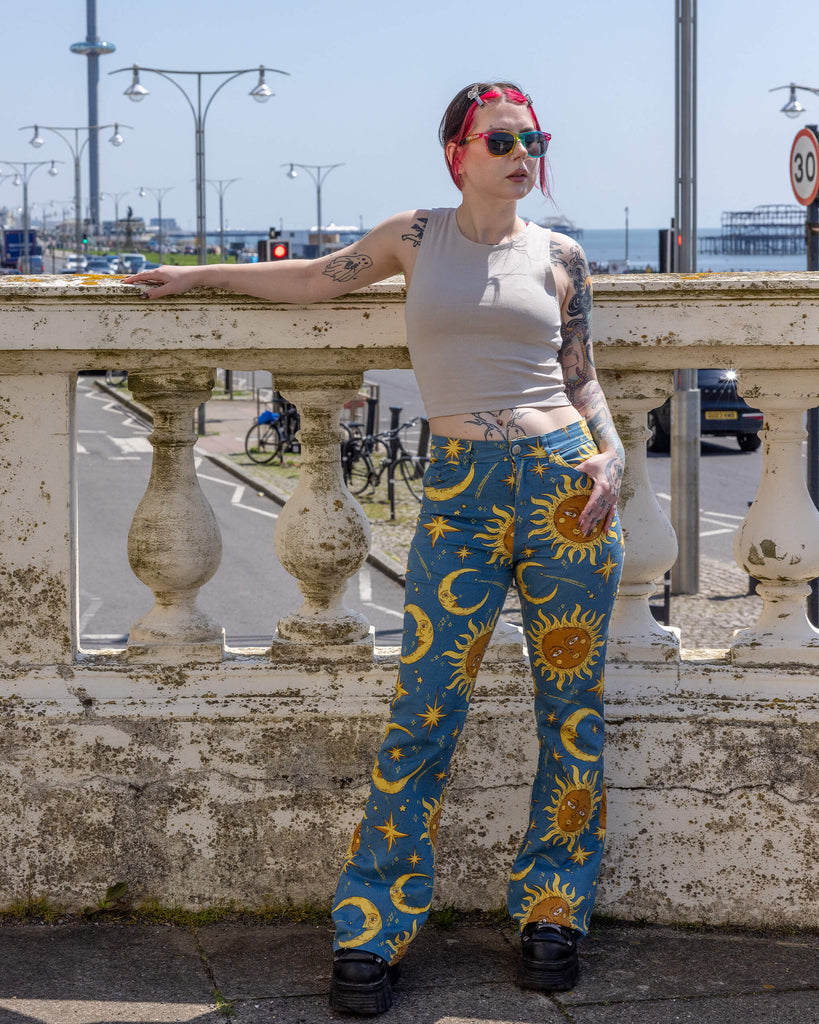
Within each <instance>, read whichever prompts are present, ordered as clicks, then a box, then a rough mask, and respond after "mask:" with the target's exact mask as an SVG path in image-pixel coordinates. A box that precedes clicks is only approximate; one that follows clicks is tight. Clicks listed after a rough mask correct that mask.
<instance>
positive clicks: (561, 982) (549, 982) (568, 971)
mask: <svg viewBox="0 0 819 1024" xmlns="http://www.w3.org/2000/svg"><path fill="white" fill-rule="evenodd" d="M579 976H580V967H579V965H578V963H577V960H575V959H574V958H572V959H571V960H566V961H565V962H564V963H554V964H540V963H532V962H531V961H526V960H523V961H522V962H521V963H520V965H519V966H518V985H519V986H520V987H521V988H528V989H534V990H535V991H536V992H568V991H569V989H573V988H574V986H575V985H576V984H577V979H578V977H579Z"/></svg>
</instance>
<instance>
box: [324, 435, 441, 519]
mask: <svg viewBox="0 0 819 1024" xmlns="http://www.w3.org/2000/svg"><path fill="white" fill-rule="evenodd" d="M419 421H420V422H421V423H422V427H421V443H420V444H419V454H418V455H412V454H410V452H409V451H407V449H406V447H405V446H404V442H403V440H402V434H405V433H406V431H408V430H410V429H411V428H412V427H414V426H415V424H416V423H418V422H419ZM342 427H343V428H344V430H345V432H346V437H345V438H344V440H343V441H342V442H341V468H342V472H343V474H344V482H345V483H346V484H347V487H348V488H349V490H350V492H351V493H352V494H356V495H358V494H363V493H364V492H365V491H366V490H373V491H374V490H375V489H376V487H378V485H379V483H380V482H381V477H382V476H383V475H384V473H385V472H386V474H387V491H388V494H389V498H390V511H391V515H392V518H394V517H395V476H396V473H397V474H398V475H399V476H400V478H401V479H402V480H403V481H404V484H405V485H406V487H407V490H408V491H409V492H410V494H411V495H412V496H413V498H415V500H416V501H418V502H420V501H421V499H422V498H423V495H424V487H423V479H424V470H425V469H426V465H427V461H428V460H427V457H426V455H421V454H420V452H421V451H424V452H425V451H426V445H427V440H428V437H429V434H428V430H429V427H428V425H427V421H426V420H425V419H423V417H421V416H416V417H415V419H413V420H409V421H408V422H407V423H402V424H401V425H400V426H396V427H391V428H390V429H389V430H385V431H382V432H381V433H379V434H364V433H363V432H362V430H361V427H359V426H357V425H355V424H342Z"/></svg>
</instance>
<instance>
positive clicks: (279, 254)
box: [270, 242, 290, 260]
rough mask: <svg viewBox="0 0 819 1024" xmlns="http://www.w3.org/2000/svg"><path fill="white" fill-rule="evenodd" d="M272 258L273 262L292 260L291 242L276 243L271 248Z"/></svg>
mask: <svg viewBox="0 0 819 1024" xmlns="http://www.w3.org/2000/svg"><path fill="white" fill-rule="evenodd" d="M270 258H271V260H287V259H289V258H290V243H289V242H276V244H275V245H271V246H270Z"/></svg>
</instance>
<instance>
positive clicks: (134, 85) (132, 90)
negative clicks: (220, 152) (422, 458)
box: [109, 64, 290, 264]
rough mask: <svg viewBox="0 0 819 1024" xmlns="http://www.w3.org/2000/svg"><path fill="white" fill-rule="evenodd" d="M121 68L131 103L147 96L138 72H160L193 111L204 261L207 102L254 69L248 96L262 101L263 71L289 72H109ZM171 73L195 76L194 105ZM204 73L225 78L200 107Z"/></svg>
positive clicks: (203, 258)
mask: <svg viewBox="0 0 819 1024" xmlns="http://www.w3.org/2000/svg"><path fill="white" fill-rule="evenodd" d="M123 71H130V72H131V73H132V75H133V77H132V79H131V84H130V85H129V86H128V88H127V89H126V90H125V95H126V96H127V97H128V99H129V100H133V102H134V103H141V102H142V100H144V99H145V97H146V96H148V95H149V92H148V90H147V89H146V88H145V86H144V85H142V83H141V82H140V80H139V73H140V71H147V72H150V73H151V74H153V75H159V76H160V77H161V78H166V79H167V80H168V81H169V82H171V83H172V84H173V85H175V86H176V88H177V89H178V90H179V91H180V92H181V93H182V95H183V96H184V97H185V99H186V100H187V101H188V106H189V107H190V108H191V113H192V114H193V123H194V128H195V136H196V234H197V237H198V246H199V262H200V264H204V263H207V260H208V257H207V238H206V230H207V229H206V225H205V198H206V197H205V181H206V178H205V120H206V119H207V116H208V111H209V110H210V105H211V103H213V101H214V99H215V97H216V94H217V93H218V92H220V91H221V90H222V89H223V88H224V87H225V86H226V85H227V84H228V82H232V81H233V79H234V78H238V77H239V75H248V74H251V73H256V72H258V74H259V81H258V82H257V84H256V86H255V88H253V89H251V91H250V95H251V96H252V97H253V99H254V100H256V101H257V102H258V103H264V102H266V101H267V100H269V99H270V97H271V96H272V95H273V93H272V91H271V90H270V88H269V86H268V85H267V84H266V83H265V74H266V73H267V72H268V71H271V72H273V73H275V74H277V75H289V74H290V72H289V71H280V70H279V69H278V68H268V67H265V66H264V64H262V65H260V66H259V67H258V68H243V69H242V70H241V71H171V70H168V69H167V68H144V67H140V66H139V65H138V64H134V65H133V66H132V67H130V68H117V70H116V71H109V74H111V75H118V74H120V73H121V72H123ZM173 75H194V76H195V77H196V104H195V105H194V101H193V100H192V99H191V97H190V96H189V95H188V93H187V92H186V91H185V90H184V89H183V88H182V86H181V85H180V84H179V82H177V81H176V79H175V78H173V77H172V76H173ZM204 75H222V76H227V77H226V78H225V80H224V81H223V82H221V83H220V84H219V85H218V86H217V87H216V88H215V89H214V90H213V92H212V93H211V94H210V97H209V98H208V100H207V102H206V103H205V105H204V108H203V106H202V78H203V76H204Z"/></svg>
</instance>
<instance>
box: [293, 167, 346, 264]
mask: <svg viewBox="0 0 819 1024" xmlns="http://www.w3.org/2000/svg"><path fill="white" fill-rule="evenodd" d="M343 166H344V164H293V163H291V164H290V170H289V171H288V172H287V177H288V178H298V174H297V173H296V170H295V168H296V167H298V168H299V169H300V170H302V171H307V173H308V174H309V175H310V177H311V178H312V179H313V181H314V182H315V183H316V228H317V229H318V245H317V251H318V258H319V259H320V258H321V255H322V252H321V250H322V249H323V247H324V246H323V239H322V234H321V186H322V185H323V184H324V179H325V178H326V177H327V175H328V174H329V173H330V171H334V170H335V169H336V167H343ZM282 167H287V164H282ZM314 171H315V174H314V173H313V172H314Z"/></svg>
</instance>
